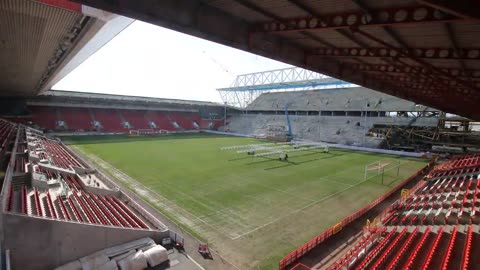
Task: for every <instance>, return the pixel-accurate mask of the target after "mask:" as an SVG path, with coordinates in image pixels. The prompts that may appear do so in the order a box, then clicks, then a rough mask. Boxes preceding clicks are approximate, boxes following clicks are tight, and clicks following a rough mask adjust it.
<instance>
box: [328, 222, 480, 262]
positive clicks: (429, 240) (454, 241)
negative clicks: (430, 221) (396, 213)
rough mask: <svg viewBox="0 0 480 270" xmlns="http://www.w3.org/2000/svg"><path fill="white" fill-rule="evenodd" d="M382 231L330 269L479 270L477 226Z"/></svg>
mask: <svg viewBox="0 0 480 270" xmlns="http://www.w3.org/2000/svg"><path fill="white" fill-rule="evenodd" d="M380 232H381V233H372V234H371V235H368V236H363V237H362V238H361V239H360V240H359V241H358V242H357V244H356V245H355V246H354V247H352V248H351V249H350V250H348V251H347V252H346V254H345V255H344V256H343V257H342V258H341V259H339V260H338V261H337V262H335V263H334V264H333V265H331V266H330V267H329V268H328V269H329V270H339V269H357V270H362V269H387V270H393V269H477V268H475V267H476V266H475V264H474V263H477V262H478V258H477V257H476V255H475V254H476V253H474V252H477V251H478V250H479V249H480V244H479V243H478V240H480V238H479V237H478V232H477V233H474V225H468V226H467V227H463V228H462V229H460V227H459V226H458V225H457V226H453V227H445V226H428V227H423V228H422V227H397V226H395V227H389V228H388V229H386V228H383V230H382V231H380ZM366 239H368V241H366ZM472 260H475V261H474V262H472ZM339 262H342V263H341V264H340V263H339ZM477 266H478V265H477Z"/></svg>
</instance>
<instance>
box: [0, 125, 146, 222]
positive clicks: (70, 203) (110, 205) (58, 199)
mask: <svg viewBox="0 0 480 270" xmlns="http://www.w3.org/2000/svg"><path fill="white" fill-rule="evenodd" d="M21 132H26V131H25V129H23V128H22V129H21ZM21 138H22V141H21V142H19V144H18V145H22V144H23V145H24V146H25V150H26V149H27V147H26V145H27V144H28V149H29V150H30V151H33V152H31V153H28V154H37V155H38V156H39V157H40V161H39V162H41V163H42V164H44V165H43V166H39V164H37V161H36V160H37V159H36V158H34V157H32V158H31V159H29V158H27V157H25V156H24V155H25V154H23V153H22V154H19V155H17V157H16V158H15V161H16V162H15V163H14V168H15V171H16V172H17V175H16V176H18V178H17V180H14V179H12V182H11V184H10V185H9V187H8V188H9V189H8V191H7V192H6V194H7V195H6V196H7V198H6V204H5V210H6V211H8V212H17V213H21V214H25V215H31V216H38V217H45V218H51V219H58V220H67V221H75V222H82V223H89V224H98V225H104V226H117V227H125V228H138V229H150V226H149V225H148V224H147V223H146V222H145V221H144V220H143V219H142V218H141V216H140V215H138V213H139V212H136V210H134V209H138V208H134V207H131V206H129V205H131V204H132V203H134V202H131V201H124V200H120V199H119V198H117V197H116V196H114V195H105V194H94V193H92V192H91V191H87V187H86V185H87V183H85V184H84V183H83V182H82V180H81V179H80V177H81V176H80V175H78V174H76V173H74V171H72V170H71V167H73V166H75V167H80V168H84V169H88V168H86V167H85V166H84V165H83V164H82V163H81V162H80V161H79V160H78V159H77V157H76V156H75V155H74V154H73V153H70V152H69V151H67V149H66V148H65V146H63V145H62V144H61V143H59V142H58V141H55V140H51V139H48V138H46V137H44V136H42V135H40V134H37V133H35V132H28V136H27V135H25V136H22V137H21ZM25 139H26V140H28V141H26V140H25ZM27 163H32V164H31V165H32V166H31V167H30V166H28V167H27V166H26V164H27ZM49 165H51V166H54V167H51V166H49ZM55 167H59V168H62V169H58V168H55ZM29 168H33V169H34V170H35V174H34V175H33V177H32V178H34V180H32V181H36V184H34V183H33V182H32V184H30V181H29V179H30V177H28V180H27V178H26V176H28V174H26V173H28V169H29ZM67 171H70V173H69V172H67ZM22 173H23V174H22ZM37 174H40V175H43V176H44V177H40V176H38V175H37ZM14 181H15V182H14ZM42 181H43V182H42ZM31 185H33V187H30V186H31ZM43 185H45V186H43ZM40 186H42V188H39V187H40Z"/></svg>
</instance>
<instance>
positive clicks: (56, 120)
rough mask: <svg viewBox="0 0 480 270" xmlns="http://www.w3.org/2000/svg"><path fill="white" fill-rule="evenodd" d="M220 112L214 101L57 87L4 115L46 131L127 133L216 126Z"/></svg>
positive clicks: (222, 121) (219, 106)
mask: <svg viewBox="0 0 480 270" xmlns="http://www.w3.org/2000/svg"><path fill="white" fill-rule="evenodd" d="M223 115H224V108H223V107H222V106H221V105H219V104H216V103H209V102H199V101H186V100H169V99H158V98H147V97H133V96H118V95H117V96H116V95H104V94H94V93H79V92H67V91H58V90H57V91H49V92H46V93H45V94H43V95H41V96H37V97H31V98H28V99H26V100H24V101H23V102H22V104H19V106H18V108H17V109H16V113H15V114H13V115H12V114H10V115H6V118H7V119H10V120H11V121H14V122H19V123H24V124H27V123H28V124H29V125H31V126H32V127H35V128H38V129H41V130H44V131H49V132H60V133H61V132H103V133H128V132H129V131H130V130H138V129H153V130H164V131H169V132H175V131H185V130H200V129H218V128H219V127H220V126H221V125H222V126H223V123H224V119H223V118H224V116H223Z"/></svg>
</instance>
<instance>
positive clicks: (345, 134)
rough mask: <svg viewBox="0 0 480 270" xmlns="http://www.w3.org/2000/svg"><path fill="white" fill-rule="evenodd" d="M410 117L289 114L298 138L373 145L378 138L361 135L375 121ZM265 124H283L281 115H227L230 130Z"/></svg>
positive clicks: (431, 121)
mask: <svg viewBox="0 0 480 270" xmlns="http://www.w3.org/2000/svg"><path fill="white" fill-rule="evenodd" d="M410 121H411V118H392V117H367V118H366V119H365V117H361V116H318V115H310V116H306V115H291V116H290V122H291V126H292V133H293V135H294V136H295V137H296V138H298V139H307V140H312V141H324V142H331V143H340V144H345V145H358V146H359V145H362V146H367V147H377V146H378V145H379V143H380V142H381V141H382V139H381V138H375V137H369V136H365V134H366V133H367V131H368V130H370V129H371V128H372V127H373V126H374V125H376V124H393V125H408V123H409V122H410ZM437 123H438V119H437V118H418V119H417V121H416V122H415V123H414V126H419V125H421V126H436V125H437ZM269 125H283V126H286V125H287V121H286V117H285V115H269V114H240V115H235V116H233V117H231V118H230V120H229V124H228V125H227V129H229V130H230V131H231V132H232V133H240V134H250V135H262V134H266V133H267V129H268V126H269Z"/></svg>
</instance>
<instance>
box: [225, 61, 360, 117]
mask: <svg viewBox="0 0 480 270" xmlns="http://www.w3.org/2000/svg"><path fill="white" fill-rule="evenodd" d="M355 86H357V85H354V84H351V83H348V82H344V81H341V80H338V79H335V78H332V77H329V76H325V75H322V74H319V73H316V72H313V71H310V70H306V69H302V68H298V67H292V68H284V69H277V70H269V71H263V72H255V73H249V74H243V75H238V76H237V78H236V79H235V80H234V81H233V83H232V84H231V86H230V87H226V88H218V89H217V91H218V93H219V94H220V96H221V98H222V101H223V102H224V103H225V104H227V105H230V106H235V107H238V108H242V109H243V108H246V107H247V106H248V105H249V104H250V103H252V101H254V100H255V99H256V98H257V97H258V96H259V95H261V94H262V93H266V92H278V91H302V90H317V89H332V88H346V87H355Z"/></svg>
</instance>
